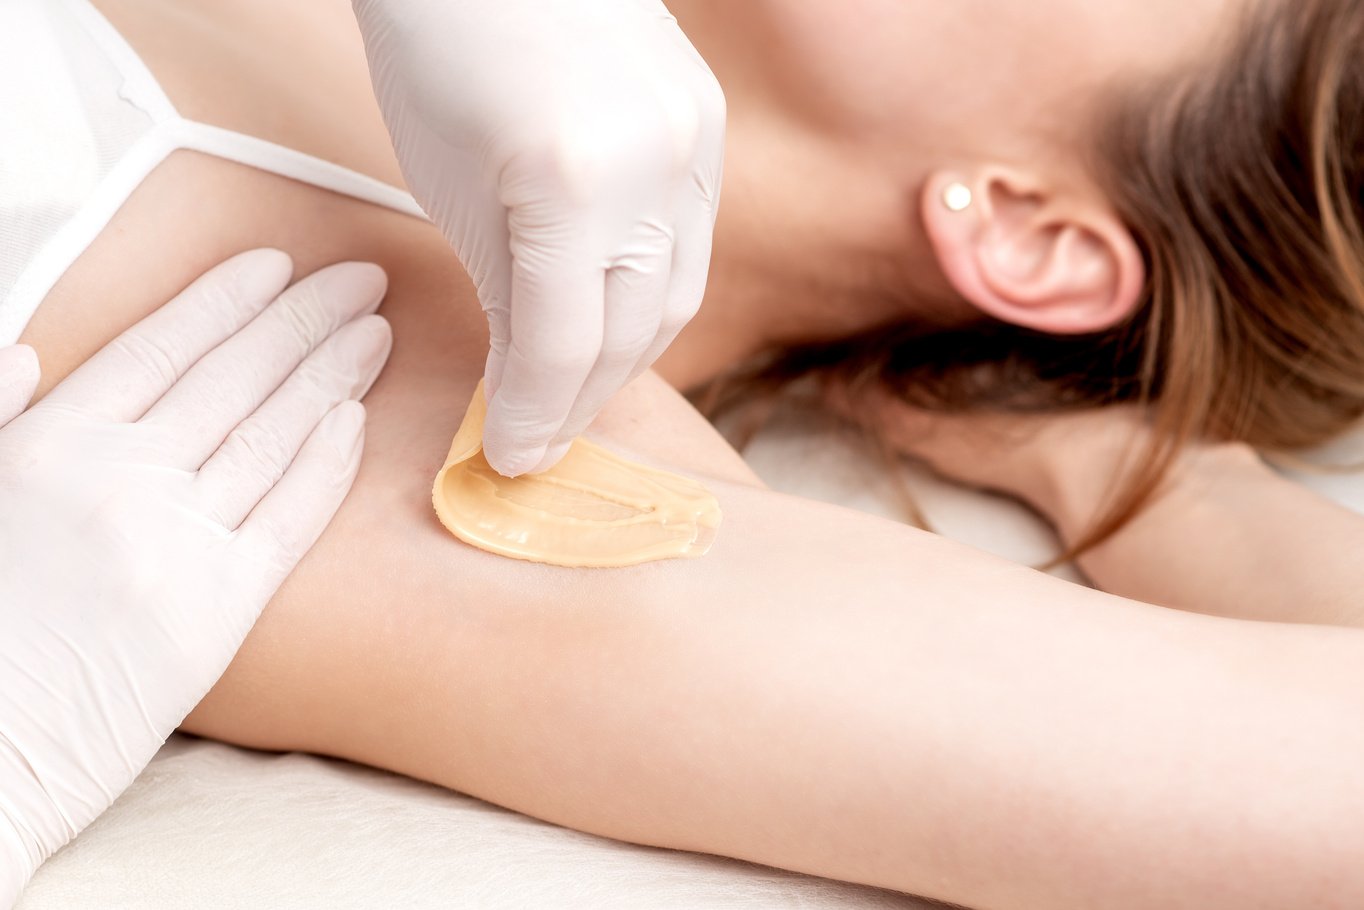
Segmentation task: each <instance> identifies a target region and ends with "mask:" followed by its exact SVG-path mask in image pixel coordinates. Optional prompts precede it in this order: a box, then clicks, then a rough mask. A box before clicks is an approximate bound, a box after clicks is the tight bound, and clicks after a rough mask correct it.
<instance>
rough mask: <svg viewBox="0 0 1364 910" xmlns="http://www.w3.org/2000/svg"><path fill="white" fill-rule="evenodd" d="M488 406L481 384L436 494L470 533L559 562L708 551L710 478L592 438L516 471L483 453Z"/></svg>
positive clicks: (716, 510) (712, 528)
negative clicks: (542, 465)
mask: <svg viewBox="0 0 1364 910" xmlns="http://www.w3.org/2000/svg"><path fill="white" fill-rule="evenodd" d="M487 412H488V405H487V402H486V400H485V398H484V396H483V384H482V383H479V386H478V388H477V389H476V390H475V391H474V398H473V401H471V402H470V403H469V411H468V413H467V414H465V415H464V422H463V423H462V424H460V427H459V432H458V433H456V434H455V441H454V443H453V444H452V445H451V446H450V454H449V455H448V456H447V457H446V459H445V467H443V468H441V472H440V473H439V474H437V475H436V485H435V488H434V489H433V490H432V491H431V499H432V501H433V502H434V503H435V506H436V515H438V516H439V517H440V521H441V524H443V525H445V527H446V528H448V529H449V530H450V533H451V534H454V535H455V536H456V537H458V538H459V539H460V540H462V541H464V542H465V543H469V544H472V545H474V546H476V547H478V548H480V549H483V550H488V551H489V552H492V553H498V554H500V555H502V556H510V557H513V558H515V559H528V560H531V561H533V562H543V563H549V564H551V565H556V566H573V567H598V568H605V567H612V566H633V565H638V564H639V563H643V562H653V561H655V560H659V559H675V558H679V557H682V558H694V557H697V556H704V555H705V553H706V551H707V550H709V549H710V545H711V543H712V542H713V541H714V540H715V534H716V531H717V530H718V529H719V527H720V504H719V503H718V502H716V500H715V497H714V496H712V495H710V493H709V491H707V490H706V488H705V487H703V486H702V485H701V484H699V483H697V482H696V481H694V480H690V479H688V478H686V477H679V476H678V475H676V474H669V473H668V472H666V471H659V470H656V469H654V468H649V467H645V466H644V465H641V464H636V463H635V462H632V461H627V460H625V459H624V458H621V457H620V456H618V455H613V454H612V453H610V452H608V451H607V450H606V449H603V448H602V447H601V446H598V445H594V444H593V443H590V442H588V441H586V440H585V439H576V440H574V442H573V445H572V447H571V448H570V449H569V450H568V454H567V455H565V456H564V458H563V460H562V461H560V462H559V463H558V464H557V465H555V466H554V467H553V468H550V469H549V470H548V471H545V472H543V473H541V474H526V475H522V476H521V477H516V478H507V477H503V476H502V475H501V474H499V473H497V472H496V471H494V470H493V469H492V467H491V466H490V465H489V464H488V461H487V459H485V458H484V457H483V445H482V441H483V421H484V419H485V417H486V416H487Z"/></svg>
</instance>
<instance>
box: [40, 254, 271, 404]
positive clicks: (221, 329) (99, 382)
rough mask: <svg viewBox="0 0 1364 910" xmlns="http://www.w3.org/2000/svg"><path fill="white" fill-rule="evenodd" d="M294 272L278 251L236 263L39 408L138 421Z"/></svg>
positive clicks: (199, 284) (91, 363)
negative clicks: (56, 408) (58, 408)
mask: <svg viewBox="0 0 1364 910" xmlns="http://www.w3.org/2000/svg"><path fill="white" fill-rule="evenodd" d="M293 270H294V265H293V261H292V260H291V259H290V258H289V256H288V255H287V254H285V253H282V252H280V251H279V250H268V249H267V250H252V251H251V252H249V253H242V254H240V255H238V256H234V257H232V258H231V259H229V260H227V261H226V262H224V263H222V264H221V265H218V266H216V267H215V268H213V269H210V270H209V271H208V272H206V273H205V274H204V275H203V276H202V277H200V278H199V279H198V280H197V281H195V282H194V283H193V284H191V285H190V286H189V287H188V288H186V289H185V290H184V291H182V292H181V293H180V294H178V295H177V296H176V297H175V299H173V300H171V302H170V303H167V304H166V305H165V306H163V307H162V308H161V309H159V310H157V311H156V312H155V313H152V314H151V315H150V316H148V317H147V318H146V319H143V320H142V321H141V322H139V323H138V324H137V325H135V326H133V327H132V328H131V329H129V330H128V331H126V332H124V333H123V334H122V335H120V336H119V337H117V338H115V339H114V340H113V341H111V342H109V344H107V345H105V346H104V348H103V349H102V350H100V352H99V353H97V354H96V355H95V356H94V357H91V358H90V359H89V360H87V361H86V362H85V363H84V364H82V365H81V366H80V367H79V368H78V369H76V370H75V371H74V372H73V373H72V374H71V375H70V376H68V377H67V378H66V379H65V380H64V381H63V382H62V383H61V384H60V385H58V386H57V387H56V388H55V389H53V390H52V391H51V392H50V393H49V394H48V395H47V397H46V398H44V399H43V401H42V404H41V405H40V407H47V406H52V407H60V408H63V409H67V410H71V411H75V412H77V413H81V414H85V415H87V416H90V417H99V418H103V419H106V420H116V421H132V420H137V419H138V418H139V417H141V416H142V415H143V414H145V413H146V412H147V409H148V408H150V407H151V406H152V405H154V404H155V403H156V402H157V401H158V400H159V399H160V398H161V396H162V395H164V394H165V393H166V392H167V391H168V390H169V389H170V388H171V387H172V386H173V385H175V384H176V382H178V381H179V380H180V378H181V377H182V376H184V375H185V373H186V372H188V371H189V369H190V368H191V367H193V366H194V365H195V364H196V363H197V362H198V361H199V359H200V358H201V357H203V356H204V355H205V354H207V353H208V352H210V351H212V350H213V349H214V348H216V347H217V346H218V345H219V344H221V343H222V342H223V341H225V340H226V339H228V338H230V337H232V335H233V334H235V333H236V332H238V331H240V330H241V329H242V328H243V327H244V326H246V325H247V324H248V323H250V322H251V321H252V320H253V319H255V318H256V316H258V315H259V314H260V312H261V311H262V310H264V309H265V308H266V307H267V306H268V305H269V304H270V302H271V301H272V300H274V299H275V298H276V297H278V296H279V293H280V291H282V290H284V288H285V287H286V286H287V285H288V284H289V278H290V277H291V276H292V275H293Z"/></svg>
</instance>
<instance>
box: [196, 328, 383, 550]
mask: <svg viewBox="0 0 1364 910" xmlns="http://www.w3.org/2000/svg"><path fill="white" fill-rule="evenodd" d="M392 346H393V333H392V331H391V330H390V329H389V326H388V322H387V321H386V320H385V319H384V318H383V317H382V316H362V317H361V318H359V319H357V320H355V321H354V322H351V323H349V324H347V325H345V326H342V327H341V328H340V329H339V330H338V331H337V332H336V334H334V335H332V336H331V337H330V338H328V339H327V340H326V341H325V342H323V343H322V345H321V346H320V347H319V348H318V349H317V350H316V351H314V352H313V353H312V354H310V355H309V356H308V359H307V360H305V361H303V363H302V364H300V365H299V367H298V369H296V370H294V372H293V374H292V375H291V376H290V377H289V378H288V379H286V380H285V381H284V384H283V385H282V386H280V387H279V389H278V390H277V391H276V392H275V393H274V394H273V395H271V396H270V397H269V398H268V399H266V401H265V403H264V404H263V405H261V406H260V410H258V411H256V413H254V414H252V415H251V416H250V417H248V418H246V420H244V421H242V422H241V424H240V425H238V426H237V428H236V429H235V430H233V431H232V434H231V435H230V436H228V437H227V440H226V441H225V442H224V443H223V445H222V447H221V448H220V449H218V451H217V452H215V453H214V454H213V456H212V457H211V458H209V460H208V461H207V462H206V463H205V464H204V466H203V467H202V468H201V469H200V470H199V474H198V476H197V478H196V479H195V486H196V487H197V488H198V501H199V503H200V505H201V508H202V509H203V510H204V511H205V513H206V514H207V515H208V516H209V517H211V518H212V519H213V520H215V521H217V522H218V523H219V524H221V525H222V526H223V527H225V528H228V529H229V530H230V529H234V528H236V527H237V526H238V525H240V524H241V523H242V521H243V520H244V519H245V518H246V516H247V514H248V513H249V512H250V511H251V510H252V509H253V508H254V507H255V506H256V504H257V503H258V502H260V501H261V499H262V498H263V497H264V496H265V495H266V494H267V493H268V492H269V491H270V489H271V488H272V487H273V486H274V485H275V484H276V483H278V482H279V479H280V478H281V477H283V476H284V473H285V471H286V470H288V468H289V465H290V464H291V463H292V462H293V460H294V458H295V456H296V455H297V454H298V452H299V450H300V449H301V448H302V446H303V444H304V442H305V441H306V440H307V439H308V435H309V434H310V433H312V431H313V430H314V429H315V428H316V427H317V425H318V423H319V421H321V420H322V418H323V417H325V416H326V415H327V414H328V413H330V412H331V411H332V409H333V408H335V407H336V406H337V405H339V404H341V403H342V402H344V401H347V400H351V399H354V400H359V399H360V398H363V397H364V395H365V393H366V392H368V391H369V387H370V386H371V385H373V384H374V380H375V379H377V378H378V376H379V372H380V371H381V370H382V369H383V366H384V362H385V361H386V360H387V359H388V353H389V350H390V349H391V348H392Z"/></svg>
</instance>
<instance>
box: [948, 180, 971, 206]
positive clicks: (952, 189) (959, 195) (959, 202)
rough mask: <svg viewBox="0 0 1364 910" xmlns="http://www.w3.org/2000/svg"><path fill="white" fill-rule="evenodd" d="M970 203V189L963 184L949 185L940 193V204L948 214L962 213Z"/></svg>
mask: <svg viewBox="0 0 1364 910" xmlns="http://www.w3.org/2000/svg"><path fill="white" fill-rule="evenodd" d="M972 201H973V197H972V195H971V188H970V187H969V186H967V185H966V184H964V183H949V184H948V185H947V188H946V189H944V190H943V192H942V204H943V205H945V206H947V210H948V211H949V212H964V211H966V210H967V209H969V208H970V207H971V202H972Z"/></svg>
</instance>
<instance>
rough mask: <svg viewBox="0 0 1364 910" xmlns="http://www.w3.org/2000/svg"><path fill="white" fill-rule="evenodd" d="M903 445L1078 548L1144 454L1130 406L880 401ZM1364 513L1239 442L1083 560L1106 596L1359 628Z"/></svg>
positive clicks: (1200, 447)
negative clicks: (975, 411) (1001, 411)
mask: <svg viewBox="0 0 1364 910" xmlns="http://www.w3.org/2000/svg"><path fill="white" fill-rule="evenodd" d="M882 408H883V409H882V410H880V411H878V412H877V413H878V415H879V416H880V418H881V419H883V420H884V421H885V424H884V425H886V426H890V427H893V428H894V429H893V441H894V442H895V443H896V445H897V446H898V447H899V448H901V449H902V450H904V451H906V452H909V453H910V454H913V455H915V456H918V457H920V458H923V459H925V460H926V461H927V462H928V463H929V464H930V465H932V466H933V467H935V468H937V469H938V470H939V471H940V472H941V473H943V474H944V475H946V476H948V477H952V478H954V479H957V480H960V481H962V482H964V483H967V484H971V485H975V486H979V487H982V488H988V489H991V490H995V491H999V492H1003V493H1006V494H1009V495H1011V496H1015V497H1017V498H1019V499H1021V500H1023V501H1025V502H1027V503H1028V504H1030V505H1032V506H1033V507H1034V508H1036V509H1037V510H1038V511H1040V512H1041V513H1042V514H1043V515H1044V516H1046V517H1047V518H1048V519H1049V520H1050V521H1051V522H1052V524H1053V526H1054V527H1055V528H1056V530H1057V532H1058V534H1059V535H1060V537H1061V539H1062V541H1063V542H1064V543H1065V544H1067V545H1074V544H1076V543H1077V542H1078V541H1080V540H1081V539H1082V538H1083V537H1084V535H1085V534H1086V533H1088V531H1089V529H1090V527H1091V524H1092V522H1093V521H1094V519H1095V518H1096V516H1098V514H1099V513H1100V512H1101V510H1102V509H1103V508H1104V507H1105V503H1106V497H1108V496H1110V495H1111V494H1112V493H1113V492H1114V490H1115V489H1116V488H1117V487H1118V486H1120V484H1121V479H1122V478H1123V477H1124V476H1125V475H1124V472H1125V471H1126V470H1130V469H1131V468H1132V467H1133V466H1134V465H1135V460H1134V459H1135V458H1139V457H1140V456H1141V453H1142V452H1143V451H1144V449H1145V446H1146V443H1147V436H1146V435H1145V428H1144V426H1143V424H1142V423H1141V421H1140V420H1138V418H1137V416H1136V413H1135V412H1134V411H1128V410H1123V409H1106V410H1104V411H1095V412H1086V413H1080V414H1072V415H1043V416H1038V417H1012V416H1002V415H996V416H965V417H940V416H929V415H924V414H919V413H913V412H910V411H908V410H906V409H904V408H903V406H896V405H890V404H888V403H883V405H882ZM1361 552H1364V517H1361V516H1359V515H1357V514H1355V513H1353V512H1351V511H1349V510H1348V509H1345V508H1342V507H1340V506H1338V505H1336V504H1334V503H1332V502H1330V501H1329V500H1326V499H1324V498H1323V497H1321V496H1319V495H1318V494H1316V493H1314V492H1312V491H1311V490H1308V489H1307V488H1306V487H1303V486H1302V485H1300V484H1298V483H1295V482H1293V481H1291V480H1288V479H1285V478H1284V477H1282V476H1280V475H1279V474H1277V473H1275V472H1274V471H1273V470H1272V469H1271V468H1270V467H1269V466H1268V465H1266V464H1265V463H1264V462H1263V461H1262V460H1261V459H1260V458H1259V457H1258V456H1257V455H1256V454H1255V453H1254V452H1253V451H1251V450H1250V449H1249V448H1247V447H1245V446H1241V445H1234V444H1217V445H1213V444H1195V445H1193V446H1191V447H1190V448H1189V449H1187V450H1186V451H1185V452H1184V453H1182V454H1181V456H1180V457H1179V458H1178V460H1177V461H1176V463H1175V465H1174V467H1173V469H1172V470H1171V472H1170V474H1169V476H1168V477H1167V478H1166V481H1165V483H1164V484H1163V485H1162V486H1161V487H1160V489H1159V490H1158V491H1157V492H1156V494H1155V495H1154V496H1153V497H1152V499H1151V500H1150V501H1149V502H1148V503H1147V504H1146V506H1145V507H1144V508H1143V509H1142V511H1141V512H1140V513H1139V514H1137V515H1136V516H1135V518H1134V519H1133V520H1132V521H1131V522H1129V523H1128V524H1126V525H1125V526H1123V528H1122V529H1121V530H1120V531H1119V532H1118V533H1117V534H1115V535H1113V537H1111V538H1110V539H1109V540H1107V541H1105V542H1104V543H1103V544H1101V545H1100V546H1097V547H1095V548H1093V549H1091V550H1089V551H1087V552H1085V553H1084V554H1082V555H1081V557H1080V558H1079V560H1078V562H1079V564H1080V566H1081V568H1082V569H1083V570H1084V571H1085V573H1086V574H1087V575H1088V576H1089V578H1090V579H1091V580H1093V581H1094V583H1095V584H1097V585H1098V586H1099V587H1100V588H1102V589H1103V590H1105V591H1109V592H1111V593H1115V594H1119V595H1121V596H1123V597H1128V598H1132V599H1134V600H1140V601H1144V602H1147V603H1152V604H1158V605H1161V606H1168V607H1176V608H1179V609H1181V610H1192V611H1196V612H1199V613H1208V614H1211V615H1216V616H1228V617H1235V618H1240V619H1256V620H1270V621H1276V622H1303V623H1318V624H1324V625H1339V626H1364V593H1361V592H1364V559H1361V558H1360V556H1359V554H1360V553H1361Z"/></svg>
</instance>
